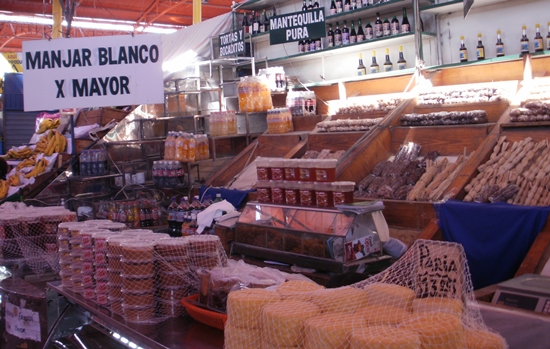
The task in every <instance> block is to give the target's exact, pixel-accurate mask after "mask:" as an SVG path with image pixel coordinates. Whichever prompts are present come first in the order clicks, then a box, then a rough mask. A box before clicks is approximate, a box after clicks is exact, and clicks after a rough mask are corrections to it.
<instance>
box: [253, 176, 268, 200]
mask: <svg viewBox="0 0 550 349" xmlns="http://www.w3.org/2000/svg"><path fill="white" fill-rule="evenodd" d="M256 191H257V193H258V202H267V203H269V202H271V181H260V180H259V181H257V182H256Z"/></svg>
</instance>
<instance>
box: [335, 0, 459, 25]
mask: <svg viewBox="0 0 550 349" xmlns="http://www.w3.org/2000/svg"><path fill="white" fill-rule="evenodd" d="M461 1H462V0H461ZM430 3H431V1H427V0H423V1H420V4H421V5H422V4H424V5H428V4H430ZM408 6H410V1H407V0H390V1H387V2H382V3H377V4H375V5H374V6H368V7H361V8H358V9H355V10H352V11H346V12H340V13H337V14H335V15H329V14H327V15H326V17H325V22H326V23H327V24H329V23H334V22H336V21H343V20H350V19H357V18H360V17H367V16H373V17H374V16H375V15H376V12H381V13H382V14H385V13H391V12H397V11H401V10H402V9H403V7H408ZM329 10H330V8H328V7H325V11H327V13H328V11H329ZM411 14H412V12H411ZM364 24H366V22H365V23H364Z"/></svg>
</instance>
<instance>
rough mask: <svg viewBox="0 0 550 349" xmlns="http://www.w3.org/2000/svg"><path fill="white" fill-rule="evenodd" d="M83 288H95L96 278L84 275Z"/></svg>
mask: <svg viewBox="0 0 550 349" xmlns="http://www.w3.org/2000/svg"><path fill="white" fill-rule="evenodd" d="M82 286H84V287H92V288H93V287H94V277H93V275H91V274H85V275H82Z"/></svg>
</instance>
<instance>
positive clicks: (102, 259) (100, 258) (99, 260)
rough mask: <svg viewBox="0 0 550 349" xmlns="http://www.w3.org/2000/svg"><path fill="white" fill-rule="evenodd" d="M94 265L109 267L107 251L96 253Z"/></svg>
mask: <svg viewBox="0 0 550 349" xmlns="http://www.w3.org/2000/svg"><path fill="white" fill-rule="evenodd" d="M94 265H95V266H96V267H97V266H107V253H106V252H105V251H94Z"/></svg>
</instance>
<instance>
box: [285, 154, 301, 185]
mask: <svg viewBox="0 0 550 349" xmlns="http://www.w3.org/2000/svg"><path fill="white" fill-rule="evenodd" d="M284 161H285V181H298V178H299V173H300V168H299V167H298V164H299V163H300V160H298V159H285V160H284Z"/></svg>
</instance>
